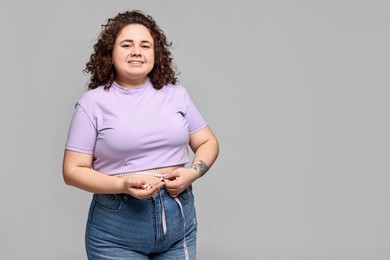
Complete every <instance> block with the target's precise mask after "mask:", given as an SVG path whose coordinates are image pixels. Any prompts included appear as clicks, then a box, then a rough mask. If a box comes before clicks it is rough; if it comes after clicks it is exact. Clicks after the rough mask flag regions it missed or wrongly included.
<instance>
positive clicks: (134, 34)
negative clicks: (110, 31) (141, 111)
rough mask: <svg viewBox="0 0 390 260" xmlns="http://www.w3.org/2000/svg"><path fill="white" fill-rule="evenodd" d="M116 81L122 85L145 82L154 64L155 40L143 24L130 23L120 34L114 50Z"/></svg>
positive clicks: (137, 84)
mask: <svg viewBox="0 0 390 260" xmlns="http://www.w3.org/2000/svg"><path fill="white" fill-rule="evenodd" d="M112 60H113V65H114V67H115V70H116V77H115V81H116V82H117V83H118V84H119V85H121V86H122V87H128V88H130V87H137V86H140V85H142V84H144V83H145V81H146V79H147V76H148V74H149V72H150V71H151V70H152V69H153V66H154V40H153V37H152V35H151V34H150V32H149V30H148V29H147V28H146V27H145V26H143V25H141V24H129V25H127V26H125V27H123V29H122V30H121V31H120V33H119V34H118V36H117V38H116V40H115V43H114V48H113V50H112Z"/></svg>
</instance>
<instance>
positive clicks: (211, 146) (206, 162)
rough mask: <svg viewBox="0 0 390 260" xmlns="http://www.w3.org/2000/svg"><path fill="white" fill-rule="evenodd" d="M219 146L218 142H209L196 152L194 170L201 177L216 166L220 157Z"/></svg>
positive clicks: (193, 163)
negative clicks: (215, 163) (216, 161)
mask: <svg viewBox="0 0 390 260" xmlns="http://www.w3.org/2000/svg"><path fill="white" fill-rule="evenodd" d="M218 153H219V145H218V142H217V141H216V140H209V141H207V142H205V143H204V144H202V145H200V146H199V147H198V149H197V150H196V152H195V155H194V160H193V162H192V166H191V167H192V168H194V169H195V170H196V171H197V172H198V174H199V177H202V176H203V175H204V174H206V172H207V171H208V170H209V169H210V167H211V166H212V165H213V164H214V162H215V160H216V159H217V157H218Z"/></svg>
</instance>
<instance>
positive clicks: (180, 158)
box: [65, 79, 207, 175]
mask: <svg viewBox="0 0 390 260" xmlns="http://www.w3.org/2000/svg"><path fill="white" fill-rule="evenodd" d="M206 126H207V123H206V122H205V120H204V119H203V117H202V115H201V114H200V113H199V111H198V110H197V109H196V107H195V106H194V104H193V102H192V101H191V99H190V97H189V95H188V93H187V91H186V90H185V88H184V87H183V86H181V85H166V86H164V87H163V88H162V89H160V90H156V89H155V88H153V86H152V83H151V82H150V81H149V79H148V80H147V82H146V83H145V84H144V85H142V86H140V87H136V88H123V87H121V86H119V85H118V84H117V83H116V82H114V83H113V84H112V86H111V88H110V89H109V90H104V87H103V86H100V87H98V88H96V89H93V90H89V91H87V92H85V93H84V94H83V95H82V97H81V98H80V100H79V101H78V102H77V104H76V108H75V111H74V114H73V118H72V121H71V124H70V128H69V133H68V139H67V142H66V146H65V149H68V150H72V151H76V152H81V153H86V154H93V165H92V167H93V169H95V170H97V171H99V172H102V173H105V174H108V175H114V174H119V173H125V172H132V171H142V170H148V169H153V168H161V167H167V166H173V165H180V164H186V163H188V162H189V154H188V142H189V136H190V135H191V134H193V133H195V132H197V131H199V130H201V129H202V128H204V127H206Z"/></svg>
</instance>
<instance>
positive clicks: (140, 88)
mask: <svg viewBox="0 0 390 260" xmlns="http://www.w3.org/2000/svg"><path fill="white" fill-rule="evenodd" d="M111 86H112V87H115V88H116V89H118V90H120V91H121V92H122V93H125V94H136V93H140V92H143V91H144V90H145V89H147V88H148V87H151V86H152V83H151V82H150V79H149V78H147V79H146V81H145V83H144V84H142V85H140V86H137V87H132V88H125V87H122V86H121V85H119V84H118V82H116V81H113V82H112V85H111Z"/></svg>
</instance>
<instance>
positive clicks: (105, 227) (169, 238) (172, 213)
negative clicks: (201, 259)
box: [86, 186, 197, 260]
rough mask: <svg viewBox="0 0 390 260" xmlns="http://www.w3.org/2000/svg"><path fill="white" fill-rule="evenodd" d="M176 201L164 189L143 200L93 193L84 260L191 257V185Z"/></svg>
mask: <svg viewBox="0 0 390 260" xmlns="http://www.w3.org/2000/svg"><path fill="white" fill-rule="evenodd" d="M178 200H179V202H178V201H176V200H175V199H174V198H172V197H171V196H170V195H169V194H168V192H167V191H166V189H165V188H161V189H160V191H159V193H157V194H156V195H154V196H153V197H151V198H147V199H136V198H134V197H132V196H130V195H127V194H118V195H108V194H94V195H93V199H92V202H91V206H90V210H89V215H88V221H87V228H86V250H87V255H88V259H92V260H97V259H118V260H120V259H121V260H122V259H123V260H124V259H134V260H141V259H142V260H143V259H153V260H168V259H171V260H179V259H183V260H184V259H190V260H195V259H196V232H197V221H196V213H195V207H194V197H193V194H192V188H191V186H190V187H189V188H187V189H186V190H185V191H183V192H182V193H181V194H180V195H179V196H178ZM180 204H181V205H180ZM180 207H182V210H181V208H180ZM163 212H164V213H165V219H166V231H167V232H166V234H164V232H163V218H164V214H163ZM183 214H184V218H183ZM185 248H187V249H188V258H186V256H185V252H186V250H185Z"/></svg>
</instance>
